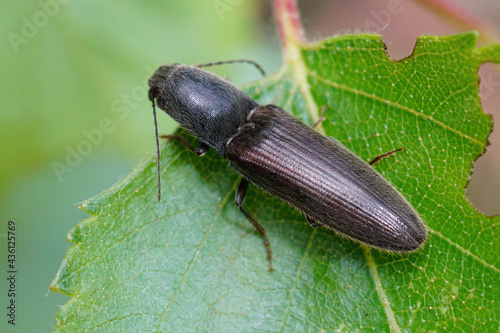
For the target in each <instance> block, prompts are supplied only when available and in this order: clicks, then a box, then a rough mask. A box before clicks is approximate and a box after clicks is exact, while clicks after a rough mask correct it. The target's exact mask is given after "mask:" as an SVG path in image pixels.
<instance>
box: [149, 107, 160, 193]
mask: <svg viewBox="0 0 500 333" xmlns="http://www.w3.org/2000/svg"><path fill="white" fill-rule="evenodd" d="M151 101H152V103H153V118H154V121H155V136H156V168H157V172H158V202H160V200H161V175H160V139H158V122H157V121H156V107H155V100H154V99H151Z"/></svg>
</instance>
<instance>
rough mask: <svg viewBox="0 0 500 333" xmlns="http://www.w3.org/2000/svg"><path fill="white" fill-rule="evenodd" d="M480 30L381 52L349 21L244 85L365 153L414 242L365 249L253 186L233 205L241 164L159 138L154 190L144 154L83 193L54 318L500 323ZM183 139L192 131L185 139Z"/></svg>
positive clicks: (140, 322) (78, 323)
mask: <svg viewBox="0 0 500 333" xmlns="http://www.w3.org/2000/svg"><path fill="white" fill-rule="evenodd" d="M476 38H477V34H475V33H468V34H461V35H455V36H447V37H440V38H438V37H432V36H426V37H421V38H419V40H418V42H417V45H416V47H415V50H414V53H413V55H411V56H410V57H408V58H406V59H403V60H401V61H392V60H390V59H389V58H388V56H387V54H386V53H385V51H384V44H383V42H382V40H381V39H380V36H375V35H345V36H339V37H334V38H329V39H326V40H324V41H322V42H320V43H317V44H314V45H309V44H308V45H299V47H300V53H299V58H298V60H297V59H296V61H293V62H287V63H286V64H285V65H284V66H283V68H282V69H281V70H280V71H279V72H278V73H276V74H274V75H272V76H269V77H267V78H265V79H263V80H261V81H260V82H256V83H254V84H253V85H252V86H251V87H249V88H248V92H249V93H250V94H251V95H252V96H254V97H255V98H256V100H257V101H259V102H260V103H274V104H277V105H279V106H281V107H282V108H284V109H285V110H288V111H290V112H292V113H293V114H294V115H295V116H297V117H298V118H299V119H302V120H303V121H305V122H307V123H309V124H311V123H312V122H313V121H314V120H315V119H317V118H318V117H319V112H320V110H321V108H322V107H323V106H325V107H326V113H325V115H326V117H327V119H326V120H325V121H324V122H323V123H322V129H320V130H321V131H323V132H324V134H326V135H328V136H333V137H335V138H337V139H338V140H339V141H341V142H342V143H344V144H345V145H346V146H347V147H348V148H350V149H351V150H352V151H354V152H355V153H356V154H358V155H359V156H361V157H362V158H363V159H365V160H370V159H371V158H373V157H375V156H376V155H379V154H381V153H383V152H387V151H389V150H391V149H394V148H399V147H405V150H404V152H400V153H398V154H397V155H396V156H395V157H391V158H388V159H384V160H383V161H381V162H379V163H378V164H377V165H376V166H375V167H376V168H377V170H378V171H380V172H381V173H382V174H383V175H384V176H385V177H386V178H387V179H388V180H389V181H390V182H391V183H392V184H394V186H395V187H396V188H398V189H400V191H401V193H403V194H404V195H405V196H406V198H408V200H409V201H410V202H411V203H412V205H413V206H414V207H415V209H416V210H417V211H418V212H419V214H420V215H421V216H422V218H423V219H424V221H425V223H426V227H427V230H428V241H427V242H426V243H425V244H424V246H423V248H422V249H420V250H419V251H417V252H416V253H412V254H395V253H388V252H383V251H379V250H375V249H370V248H367V247H365V246H362V245H360V244H357V243H354V242H352V241H350V240H346V239H344V238H342V237H339V236H338V235H336V234H334V233H333V232H331V231H328V230H326V229H321V228H316V229H313V228H311V227H310V226H309V224H308V223H307V221H306V220H305V218H304V217H303V216H302V215H301V213H300V212H298V211H296V210H294V209H292V208H291V207H289V206H288V205H286V204H284V203H283V202H281V201H280V200H277V199H275V198H273V197H271V196H269V195H267V194H265V193H263V192H262V191H260V190H258V189H256V188H255V187H252V186H251V187H250V190H249V192H248V194H247V199H246V203H245V205H246V208H247V210H248V211H249V212H250V214H251V215H252V216H254V217H255V218H256V219H257V220H258V221H259V222H260V223H261V224H262V225H263V226H264V227H265V228H266V229H267V231H268V236H269V240H270V242H271V246H272V250H273V254H274V261H273V265H274V267H275V269H276V270H275V271H274V272H268V270H267V269H268V264H267V262H266V253H265V250H264V246H263V242H262V238H261V237H260V235H259V234H258V233H257V232H256V231H255V229H254V228H253V227H252V226H251V225H250V223H249V222H248V221H247V220H246V219H245V217H244V216H243V215H241V214H240V213H239V211H238V210H237V208H236V206H235V205H234V203H233V202H234V194H235V190H236V187H237V185H238V182H239V179H240V177H239V176H238V175H237V174H236V173H235V172H234V171H233V170H232V169H231V168H230V167H229V166H228V163H227V161H225V160H224V159H222V158H221V157H219V156H218V155H217V154H215V153H214V152H210V153H209V154H207V156H204V157H201V158H200V157H198V156H196V155H195V154H192V153H191V152H189V151H187V150H186V149H185V148H183V147H182V146H181V145H180V144H178V143H176V142H165V143H164V144H163V146H162V166H163V167H162V177H163V179H162V189H163V200H162V201H161V202H160V203H158V202H157V197H156V191H157V187H156V170H155V168H156V164H155V157H154V156H151V157H150V158H148V159H147V160H145V161H144V162H143V163H142V164H141V165H139V166H138V167H137V168H136V169H135V170H134V171H133V172H132V173H131V174H130V175H129V176H127V177H126V178H125V179H124V180H123V181H121V182H120V183H118V184H117V185H116V186H114V187H112V188H111V189H109V190H108V191H106V192H104V193H102V194H100V195H98V196H96V197H95V198H92V199H90V200H88V201H87V202H85V203H84V204H83V205H82V209H83V210H85V211H86V212H88V213H89V214H90V215H91V216H92V217H91V218H89V219H88V220H86V221H83V222H81V223H79V224H78V225H77V226H76V227H75V228H74V229H73V230H72V231H71V232H70V233H69V236H68V239H69V240H70V241H71V242H72V243H74V244H75V246H73V247H72V248H71V249H70V250H69V252H68V254H67V256H66V258H65V260H64V261H63V263H62V266H61V268H60V270H59V272H58V274H57V277H56V278H55V280H54V282H53V284H52V287H51V288H52V290H55V291H57V292H61V293H64V294H67V295H70V296H73V298H72V299H71V300H70V301H69V302H68V303H67V304H66V305H65V306H64V307H63V308H62V309H61V311H60V312H59V313H58V315H57V317H56V320H57V322H58V326H57V330H58V331H60V332H64V331H69V332H72V331H75V330H77V329H86V330H88V331H102V330H104V331H111V330H116V331H118V330H127V331H139V330H141V331H148V332H149V331H195V330H196V331H198V330H201V331H220V330H224V331H237V330H241V331H246V332H248V331H259V332H261V331H280V330H286V331H294V332H302V331H313V332H317V331H319V330H320V329H322V330H324V331H332V330H338V331H389V330H393V331H408V332H410V331H424V330H425V331H435V330H438V331H441V330H444V329H446V330H448V331H474V330H476V331H495V330H497V329H498V326H499V320H498V316H499V313H500V311H499V305H498V304H499V303H500V292H499V288H498V279H499V269H500V267H499V259H498V253H499V239H498V237H496V235H495V232H494V227H495V224H498V223H499V220H500V219H499V217H488V216H485V215H482V214H480V213H479V212H477V211H476V210H475V209H474V208H473V207H472V206H471V204H470V203H469V202H468V200H467V196H466V194H465V190H464V188H465V186H466V184H467V182H468V179H469V176H470V173H471V167H472V164H473V162H474V160H475V159H476V158H477V157H478V156H480V155H481V154H482V153H483V152H484V151H485V148H486V146H487V139H488V135H489V133H490V132H491V128H492V122H491V119H490V117H489V116H487V115H486V114H485V113H484V112H483V111H482V109H481V106H480V99H479V96H478V74H477V70H478V66H479V65H480V64H481V63H482V62H485V61H492V62H500V45H495V46H489V47H483V48H479V49H476V48H475V42H476ZM193 141H194V140H193Z"/></svg>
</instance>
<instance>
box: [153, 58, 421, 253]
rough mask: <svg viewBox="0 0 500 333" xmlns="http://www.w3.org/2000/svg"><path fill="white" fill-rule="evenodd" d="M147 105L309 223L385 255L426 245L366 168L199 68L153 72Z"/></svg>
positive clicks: (400, 201)
mask: <svg viewBox="0 0 500 333" xmlns="http://www.w3.org/2000/svg"><path fill="white" fill-rule="evenodd" d="M149 86H150V99H151V100H152V101H153V103H154V100H156V104H157V105H158V107H159V108H161V109H162V110H164V111H165V112H167V113H168V114H169V115H170V116H171V117H172V118H174V119H175V120H176V121H177V122H178V123H179V124H180V125H181V126H182V127H184V128H185V129H187V130H188V131H189V132H190V133H191V134H193V135H194V136H195V137H197V138H198V139H199V140H200V141H201V142H200V146H198V148H196V149H194V148H192V147H190V146H189V144H188V143H187V141H185V140H184V139H183V138H179V137H171V138H174V139H177V140H179V141H181V142H182V143H183V144H184V145H186V146H187V147H188V148H190V149H191V150H193V151H195V152H196V153H198V154H199V155H202V154H204V153H205V152H206V151H207V150H208V147H212V148H214V149H215V150H216V151H217V152H218V153H219V154H220V155H221V156H224V157H226V158H227V159H228V160H229V163H230V164H231V166H233V167H234V168H235V169H236V170H237V171H238V172H239V173H240V174H242V175H243V176H244V180H243V181H242V184H240V187H239V188H238V191H237V193H236V203H237V205H238V207H239V208H240V210H241V211H242V212H243V213H244V214H245V216H246V217H247V218H248V219H249V220H250V222H252V224H254V226H256V228H257V229H258V230H259V232H261V233H262V235H263V236H264V239H265V241H266V248H267V250H268V259H269V260H271V257H270V250H269V245H268V242H267V237H266V234H265V230H264V228H263V227H262V226H260V224H258V223H257V222H256V221H255V220H254V219H253V218H252V217H251V216H249V215H248V213H247V212H246V211H245V210H244V209H243V208H242V204H243V201H244V196H245V193H246V187H247V185H248V183H247V181H250V182H252V183H254V184H256V185H257V186H259V187H260V188H262V189H263V190H265V191H266V192H269V193H270V194H272V195H275V196H276V197H278V198H281V199H283V200H284V201H286V202H288V203H289V204H291V205H293V206H295V207H296V208H298V209H299V210H301V211H302V212H304V214H305V215H306V217H307V220H308V221H309V223H310V224H311V225H312V226H313V227H316V226H318V225H320V226H323V227H326V228H329V229H332V230H334V231H337V232H339V233H341V234H343V235H345V236H347V237H349V238H352V239H354V240H357V241H360V242H363V243H365V244H368V245H371V246H374V247H378V248H381V249H385V250H389V251H398V252H402V251H414V250H416V249H417V248H418V247H419V246H420V245H421V244H422V242H423V241H424V240H425V238H426V231H425V228H424V225H423V223H422V220H421V219H420V217H419V216H418V214H417V213H416V212H415V210H414V209H413V208H412V206H411V205H410V204H409V203H408V201H406V199H405V198H404V197H403V196H402V195H401V194H400V193H399V192H398V191H397V190H396V189H395V188H394V187H393V186H392V185H391V184H390V183H389V182H388V181H387V180H385V179H384V178H383V177H382V176H381V175H380V174H379V173H377V172H376V171H375V169H373V168H372V167H371V166H370V165H369V164H368V163H366V162H364V161H363V160H361V159H360V158H359V157H357V156H356V155H355V154H353V153H352V152H351V151H349V150H348V149H347V148H345V147H344V146H343V145H342V144H340V143H339V142H337V141H335V140H332V139H330V138H326V137H324V136H322V135H320V134H319V133H317V132H316V131H314V130H313V129H312V128H311V127H308V126H306V125H305V124H303V123H301V122H300V121H298V120H297V119H295V118H294V117H293V116H291V115H290V114H288V113H287V112H285V111H283V110H282V109H280V108H279V107H277V106H274V105H264V106H258V104H257V103H256V102H255V101H253V100H252V99H251V98H250V97H249V96H248V95H246V94H245V93H244V92H243V91H241V90H240V89H238V88H237V87H236V86H234V85H233V84H232V83H230V82H229V81H227V80H225V79H223V78H221V77H219V76H217V75H215V74H213V73H210V72H207V71H204V70H202V69H201V68H198V67H193V66H184V65H180V64H174V65H171V66H163V67H160V68H159V69H158V70H157V71H156V73H155V74H154V75H153V77H152V78H151V79H150V81H149Z"/></svg>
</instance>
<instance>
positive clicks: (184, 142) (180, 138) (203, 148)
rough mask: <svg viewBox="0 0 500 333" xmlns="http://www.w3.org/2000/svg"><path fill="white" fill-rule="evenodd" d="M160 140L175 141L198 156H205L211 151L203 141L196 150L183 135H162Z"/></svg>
mask: <svg viewBox="0 0 500 333" xmlns="http://www.w3.org/2000/svg"><path fill="white" fill-rule="evenodd" d="M160 138H162V139H169V140H175V141H177V142H179V143H181V144H182V145H183V146H184V147H186V148H187V149H189V150H191V151H192V152H193V153H195V154H196V155H198V156H203V155H205V154H206V153H207V151H208V150H209V149H210V147H209V146H207V145H206V144H204V143H203V142H201V141H200V143H198V146H197V147H196V148H194V147H193V146H191V144H190V143H189V142H188V140H187V139H186V138H185V137H183V136H182V135H170V134H167V135H160Z"/></svg>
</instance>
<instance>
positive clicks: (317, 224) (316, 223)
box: [306, 215, 321, 228]
mask: <svg viewBox="0 0 500 333" xmlns="http://www.w3.org/2000/svg"><path fill="white" fill-rule="evenodd" d="M306 219H307V222H309V224H310V225H311V227H313V228H316V227H318V226H320V225H321V224H319V223H318V222H316V220H314V219H313V218H312V217H310V216H309V215H306Z"/></svg>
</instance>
